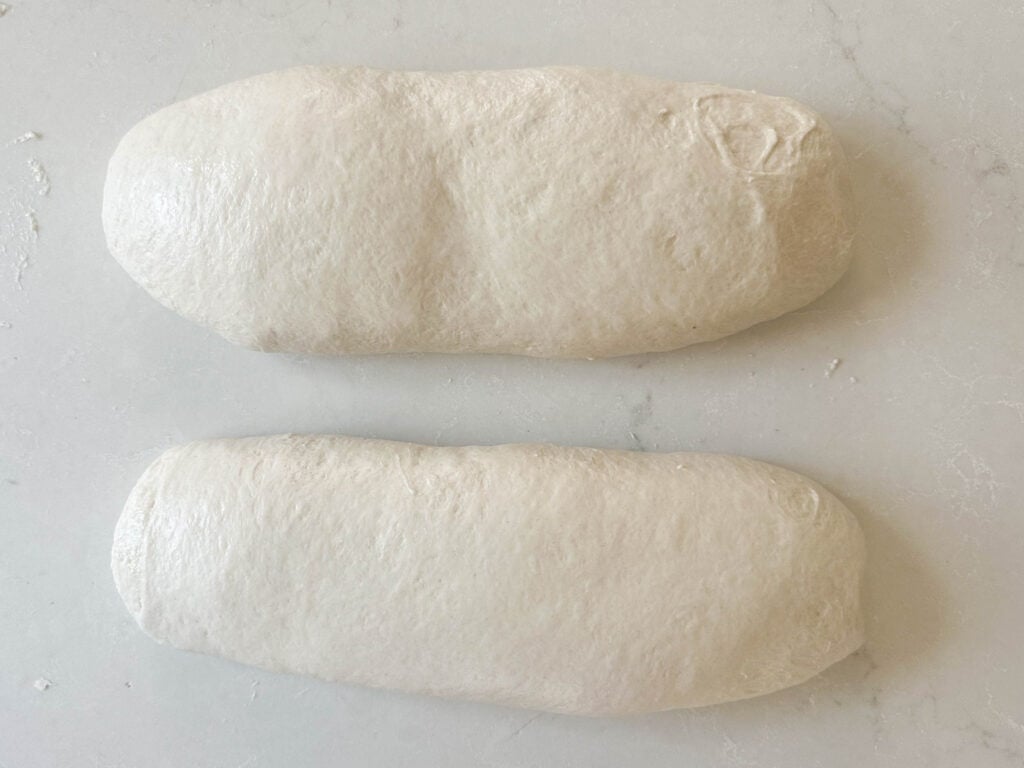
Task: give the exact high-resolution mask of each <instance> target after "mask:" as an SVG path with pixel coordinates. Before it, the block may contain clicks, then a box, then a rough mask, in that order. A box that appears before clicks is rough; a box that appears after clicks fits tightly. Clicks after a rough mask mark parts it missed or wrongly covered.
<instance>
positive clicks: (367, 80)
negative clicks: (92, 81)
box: [103, 67, 851, 357]
mask: <svg viewBox="0 0 1024 768" xmlns="http://www.w3.org/2000/svg"><path fill="white" fill-rule="evenodd" d="M846 186H847V181H846V165H845V161H844V159H843V154H842V151H841V149H840V147H839V144H838V143H837V141H836V139H835V138H834V136H833V135H832V132H831V131H830V130H829V128H828V127H827V126H826V125H825V123H824V122H823V121H822V119H821V118H820V117H818V116H817V115H815V114H814V113H813V112H811V111H810V110H809V109H807V108H806V107H804V106H802V105H800V104H798V103H796V102H794V101H791V100H789V99H782V98H774V97H770V96H763V95H759V94H756V93H752V92H748V91H738V90H731V89H728V88H723V87H721V86H717V85H707V84H682V83H673V82H664V81H658V80H652V79H648V78H644V77H636V76H629V75H623V74H617V73H614V72H606V71H591V70H584V69H576V68H552V69H533V70H518V71H489V72H455V73H430V72H387V71H379V70H371V69H333V68H323V67H305V68H300V69H291V70H287V71H283V72H277V73H273V74H268V75H262V76H260V77H255V78H252V79H249V80H244V81H241V82H237V83H233V84H231V85H226V86H224V87H222V88H218V89H216V90H214V91H210V92H209V93H205V94H203V95H201V96H197V97H195V98H192V99H189V100H187V101H184V102H181V103H179V104H175V105H173V106H170V107H168V108H166V109H163V110H161V111H160V112H157V113H156V114H155V115H152V116H151V117H149V118H147V119H146V120H144V121H142V122H141V123H139V124H138V125H137V126H135V127H134V128H133V129H132V130H131V131H130V132H129V133H128V135H127V136H125V137H124V139H123V141H122V142H121V144H120V146H119V147H118V148H117V151H116V152H115V154H114V156H113V158H112V160H111V161H110V168H109V172H108V175H107V183H106V189H105V195H104V201H103V222H104V228H105V230H106V234H107V242H108V244H109V247H110V250H111V252H112V253H113V254H114V256H115V257H116V258H117V259H118V261H120V263H121V264H122V265H123V266H124V268H125V269H126V270H127V271H128V273H129V274H130V275H131V276H132V277H133V278H134V279H135V280H136V281H138V282H139V283H140V284H141V285H142V286H143V287H144V288H145V289H146V290H147V291H149V292H150V293H151V294H152V295H153V296H154V297H156V298H157V299H158V300H159V301H161V302H163V303H164V304H165V305H167V306H168V307H170V308H172V309H174V310H177V311H178V312H180V313H181V314H182V315H184V316H185V317H187V318H189V319H191V320H194V321H196V322H198V323H201V324H202V325H205V326H208V327H210V328H212V329H214V330H215V331H217V332H218V333H220V334H222V335H223V336H225V337H226V338H228V339H230V340H231V341H234V342H237V343H239V344H244V345H247V346H250V347H255V348H258V349H263V350H286V351H294V352H313V353H377V352H504V353H514V354H527V355H538V356H565V357H602V356H610V355H624V354H632V353H637V352H648V351H657V350H667V349H673V348H676V347H681V346H684V345H687V344H692V343H695V342H699V341H707V340H710V339H716V338H719V337H721V336H724V335H726V334H729V333H733V332H735V331H738V330H741V329H743V328H746V327H748V326H750V325H753V324H754V323H758V322H761V321H763V320H768V319H770V318H773V317H776V316H778V315H781V314H782V313H784V312H788V311H789V310H792V309H795V308H797V307H800V306H802V305H804V304H806V303H807V302H809V301H811V300H812V299H814V298H816V297H817V296H818V295H819V294H821V293H822V292H824V291H825V290H826V289H827V288H828V287H829V286H831V285H832V284H833V283H834V282H835V281H836V280H837V279H838V278H839V276H840V275H841V274H842V272H843V271H844V270H845V268H846V265H847V261H848V255H849V244H850V239H851V230H850V225H849V222H848V199H847V193H846Z"/></svg>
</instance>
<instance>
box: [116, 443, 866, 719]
mask: <svg viewBox="0 0 1024 768" xmlns="http://www.w3.org/2000/svg"><path fill="white" fill-rule="evenodd" d="M112 566H113V571H114V579H115V582H116V583H117V587H118V590H119V591H120V593H121V596H122V597H123V599H124V601H125V604H126V605H127V606H128V608H129V610H130V611H131V613H132V614H133V615H134V616H135V618H136V620H137V621H138V622H139V624H140V625H141V626H142V628H143V629H144V630H145V631H146V632H147V633H149V634H150V635H152V636H153V637H154V638H156V639H157V640H160V641H163V642H167V643H170V644H171V645H174V646H177V647H179V648H185V649H189V650H194V651H201V652H204V653H211V654H219V655H221V656H225V657H227V658H230V659H234V660H237V661H241V662H244V663H247V664H253V665H256V666H259V667H264V668H267V669H272V670H284V671H290V672H298V673H305V674H310V675H316V676H318V677H322V678H326V679H328V680H336V681H342V682H348V683H356V684H361V685H367V686H374V687H387V688H396V689H402V690H407V691H414V692H421V693H429V694H436V695H441V696H449V697H460V698H470V699H478V700H485V701H490V702H497V703H502V704H509V705H515V706H522V707H529V708H535V709H542V710H550V711H557V712H570V713H577V714H586V715H602V714H618V713H631V712H647V711H654V710H662V709H669V708H675V707H693V706H701V705H705V704H714V703H716V702H722V701H728V700H732V699H742V698H746V697H750V696H756V695H758V694H763V693H768V692H770V691H774V690H777V689H780V688H784V687H786V686H790V685H794V684H796V683H799V682H802V681H803V680H806V679H807V678H809V677H811V676H812V675H814V674H816V673H818V672H820V671H821V670H823V669H825V668H826V667H827V666H829V665H830V664H832V663H833V662H836V661H838V660H839V659H841V658H843V657H844V656H846V655H847V654H849V653H850V652H852V651H853V650H855V649H856V648H857V647H858V646H859V645H860V644H861V642H862V617H861V610H860V597H859V585H860V578H861V572H862V569H863V566H864V545H863V539H862V535H861V532H860V528H859V526H858V525H857V522H856V520H855V519H854V518H853V516H852V515H851V514H850V512H849V511H848V510H847V509H846V508H845V507H844V506H843V505H842V504H841V503H840V502H839V501H838V500H837V499H836V498H835V497H834V496H832V495H831V494H830V493H829V492H828V491H826V490H824V489H823V488H822V487H820V486H819V485H817V484H816V483H814V482H812V481H810V480H808V479H806V478H804V477H801V476H800V475H797V474H794V473H793V472H789V471H787V470H784V469H781V468H779V467H775V466H772V465H769V464H763V463H760V462H756V461H751V460H747V459H741V458H735V457H730V456H720V455H709V454H691V453H675V454H642V453H631V452H626V451H605V450H595V449H585V448H564V447H557V446H552V445H503V446H495V447H466V448H436V447H427V446H420V445H412V444H407V443H394V442H386V441H380V440H363V439H356V438H347V437H323V436H294V435H285V436H277V437H265V438H246V439H237V440H218V441H211V442H199V443H192V444H189V445H184V446H181V447H177V448H173V449H171V450H169V451H167V452H166V453H165V454H164V455H163V456H161V457H160V458H159V459H158V460H157V461H156V462H155V463H153V464H152V465H151V466H150V467H149V469H148V470H146V472H145V474H144V475H143V476H142V478H141V479H140V480H139V482H138V484H137V485H136V487H135V489H134V490H133V492H132V494H131V497H130V498H129V500H128V502H127V505H126V506H125V509H124V512H123V514H122V516H121V519H120V521H119V522H118V525H117V530H116V533H115V537H114V546H113V554H112Z"/></svg>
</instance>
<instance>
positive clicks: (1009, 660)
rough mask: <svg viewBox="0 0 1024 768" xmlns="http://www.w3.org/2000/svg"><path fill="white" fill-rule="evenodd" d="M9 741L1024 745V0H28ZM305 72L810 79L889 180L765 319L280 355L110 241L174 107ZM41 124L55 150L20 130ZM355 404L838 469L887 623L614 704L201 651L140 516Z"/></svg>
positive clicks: (860, 175) (679, 748) (7, 225)
mask: <svg viewBox="0 0 1024 768" xmlns="http://www.w3.org/2000/svg"><path fill="white" fill-rule="evenodd" d="M4 10H5V11H6V12H4V13H3V15H0V54H2V55H0V670H2V673H0V766H3V767H4V768H37V767H42V766H71V765H82V766H111V767H113V766H118V767H119V766H146V767H147V768H163V767H164V766H167V767H170V766H199V767H207V766H209V767H210V768H214V767H217V768H221V767H222V768H258V767H259V766H295V765H302V766H314V767H318V766H334V765H373V766H449V767H451V768H458V767H459V766H482V765H486V766H581V767H582V766H587V767H588V768H592V767H594V766H620V765H642V766H648V767H653V768H657V767H660V766H692V767H694V768H703V767H705V766H765V767H766V768H767V767H768V766H785V767H787V768H791V767H793V766H800V767H801V768H803V767H806V766H823V767H825V768H844V767H846V766H849V767H850V768H863V767H864V766H899V767H900V768H908V767H909V766H929V768H941V767H945V766H949V767H951V768H952V767H954V766H971V768H987V767H989V766H992V767H995V766H1021V765H1024V664H1022V651H1024V482H1022V475H1024V206H1022V201H1024V74H1022V72H1024V69H1022V65H1024V53H1022V51H1024V6H1022V5H1021V4H1020V3H1019V2H1017V1H1016V0H979V2H974V3H970V4H968V3H956V2H942V3H934V2H923V1H921V0H913V1H912V2H905V3H897V4H893V3H886V2H880V0H865V1H864V2H841V1H840V0H831V2H826V1H824V0H798V1H794V2H790V1H787V0H783V1H781V2H768V1H767V0H753V1H752V2H720V1H718V0H714V1H712V0H695V1H694V2H686V3H661V2H637V3H623V2H558V3H544V2H536V1H535V0H524V1H523V2H516V3H510V2H495V1H494V0H481V2H478V3H468V2H447V1H446V0H445V1H439V2H432V3H416V2H411V1H408V0H407V1H405V2H403V0H388V1H386V2H372V3H371V2H344V1H343V0H334V1H333V2H332V1H331V0H309V1H308V2H293V1H291V0H247V1H243V0H231V1H229V0H221V1H214V0H209V1H208V2H189V1H184V0H174V1H172V0H89V1H88V2H86V1H85V0H63V1H59V0H6V2H5V3H0V11H4ZM300 63H334V64H344V65H355V64H365V65H369V66H377V67H385V68H400V69H445V70H447V69H479V68H506V67H523V66H536V65H544V64H581V65H588V66H597V67H610V68H615V69H622V70H628V71H633V72H637V73H643V74H649V75H653V76H659V77H664V78H671V79H678V80H701V81H713V82H720V83H723V84H726V85H730V86H736V87H741V88H749V89H754V90H758V91H762V92H765V93H772V94H779V95H786V96H792V97H795V98H797V99H799V100H801V101H803V102H805V103H807V104H809V105H810V106H812V107H813V108H815V109H816V110H818V111H819V112H821V113H822V114H823V115H824V116H825V117H826V118H827V119H828V120H829V122H830V123H831V124H832V125H833V127H834V128H835V130H836V132H837V133H838V135H839V137H840V139H841V141H842V142H843V144H844V146H845V147H846V150H847V153H848V155H849V157H850V160H851V164H852V169H853V184H854V195H855V198H856V202H857V209H858V214H859V223H858V229H857V241H856V245H855V255H854V261H853V266H852V267H851V269H850V272H849V273H848V275H847V276H846V277H845V278H844V279H843V280H842V281H841V282H840V283H839V284H838V285H837V286H836V287H835V288H834V289H833V290H831V291H830V292H829V293H828V294H826V295H825V296H823V297H822V298H821V299H819V300H818V301H816V302H815V303H813V304H812V305H810V306H808V307H805V308H803V309H801V310H798V311H796V312H793V313H791V314H789V315H786V316H784V317H783V318H781V319H778V320H775V321H773V322H769V323H765V324H762V325H760V326H757V327H755V328H753V329H751V330H748V331H746V332H743V333H740V334H738V335H736V336H733V337H730V338H728V339H725V340H722V341H719V342H715V343H710V344H703V345H699V346H695V347H691V348H689V349H686V350H682V351H678V352H673V353H668V354H656V355H643V356H637V357H630V358H621V359H613V360H605V361H551V360H535V359H525V358H514V357H484V356H467V357H443V356H395V357H378V358H371V357H359V358H348V359H324V358H305V357H296V356H288V355H268V354H260V353H256V352H251V351H248V350H245V349H241V348H238V347H233V346H231V345H229V344H228V343H227V342H225V341H223V340H221V339H220V338H219V337H217V336H215V335H213V334H212V333H210V332H208V331H205V330H203V329H202V328H199V327H196V326H194V325H192V324H190V323H188V322H187V321H185V320H182V319H181V318H179V317H177V316H176V315H174V314H173V313H171V312H170V311H168V310H166V309H164V308H162V307H161V306H159V305H158V304H157V303H156V302H155V301H153V300H152V299H151V298H150V297H149V296H148V295H146V293H145V292H144V291H142V290H141V289H140V288H138V287H137V286H136V285H135V284H134V283H132V281H131V280H130V279H129V278H128V277H127V275H125V273H124V272H123V271H122V270H121V269H120V267H119V266H118V265H117V264H116V263H115V262H114V260H113V259H111V258H110V256H109V255H108V254H107V251H106V248H105V246H104V239H103V232H102V228H101V225H100V203H101V194H102V188H103V180H104V171H105V166H106V162H107V159H108V158H109V156H110V154H111V152H112V151H113V149H114V147H115V145H116V143H117V141H118V139H119V138H120V137H121V135H123V134H124V132H125V131H127V130H128V128H130V127H131V126H132V125H133V124H134V123H135V122H136V121H137V120H139V119H140V118H142V117H143V116H145V115H146V114H148V113H150V112H152V111H154V110H156V109H158V108H160V107H162V106H164V105H166V104H169V103H171V102H173V101H175V100H177V99H180V98H184V97H187V96H189V95H191V94H195V93H198V92H200V91H203V90H205V89H208V88H211V87H213V86H216V85H219V84H222V83H225V82H228V81H230V80H234V79H237V78H240V77H244V76H248V75H251V74H255V73H259V72H263V71H268V70H272V69H276V68H281V67H286V66H290V65H295V64H300ZM19 139H23V140H19ZM286 431H292V432H303V431H310V432H312V431H323V432H341V433H349V434H353V435H364V436H377V437H386V438H392V439H399V440H410V441H418V442H426V443H436V444H451V445H458V444H468V443H498V442H518V441H550V442H556V443H565V444H577V445H589V446H597V447H614V448H630V449H635V450H643V451H670V450H700V451H713V452H722V453H734V454H741V455H745V456H750V457H754V458H758V459H764V460H767V461H771V462H775V463H778V464H782V465H784V466H787V467H790V468H792V469H795V470H797V471H799V472H802V473H805V474H807V475H809V476H811V477H813V478H815V479H817V480H819V481H820V482H822V483H823V484H825V485H826V486H828V487H829V488H830V489H831V490H832V491H834V492H835V493H836V494H837V495H838V496H840V497H841V498H842V499H843V500H844V501H845V502H846V503H847V504H848V505H849V506H850V508H851V509H852V510H853V511H854V513H855V514H856V515H857V516H858V518H859V519H860V521H861V524H862V525H863V528H864V531H865V533H866V537H867V543H868V548H869V565H868V572H867V577H866V583H865V586H864V589H865V600H866V605H867V643H866V645H865V646H864V647H863V649H862V650H860V651H859V652H857V653H855V654H854V655H853V656H851V657H850V658H848V659H846V660H845V661H843V662H841V663H839V664H837V665H835V666H834V667H832V668H831V669H829V670H827V671H826V672H825V673H824V674H822V675H820V676H818V677H816V678H814V679H813V680H811V681H809V682H807V683H805V684H803V685H800V686H798V687H795V688H792V689H789V690H787V691H783V692H780V693H777V694H774V695H770V696H766V697H762V698H757V699H752V700H748V701H743V702H737V703H733V704H728V705H723V706H716V707H710V708H706V709H699V710H690V711H684V710H680V711H673V712H664V713H660V714H655V715H648V716H642V717H630V718H621V719H583V718H574V717H566V716H558V715H551V714H538V713H536V712H529V711H522V710H515V709H506V708H502V707H496V706H487V705H481V704H472V703H465V702H451V701H442V700H436V699H431V698H425V697H420V696H413V695H407V694H400V693H392V692H386V691H371V690H365V689H360V688H355V687H348V686H344V685H334V684H327V683H322V682H318V681H316V680H312V679H308V678H304V677H297V676H289V675H281V674H271V673H267V672H263V671H260V670H256V669H252V668H249V667H245V666H241V665H239V664H235V663H231V662H227V661H223V660H220V659H216V658H210V657H204V656H200V655H195V654H190V653H185V652H179V651H175V650H173V649H171V648H168V647H166V646H161V645H158V644H157V643H155V642H153V641H152V640H150V639H149V638H147V637H146V636H144V635H143V634H142V632H141V631H140V630H139V629H138V628H137V627H136V625H135V624H134V622H133V621H132V619H131V618H130V617H129V615H128V613H127V611H126V610H125V608H124V607H123V605H122V604H121V601H120V599H119V598H118V595H117V593H116V591H115V589H114V585H113V583H112V580H111V576H110V569H109V565H108V563H109V551H110V543H111V534H112V531H113V527H114V523H115V521H116V519H117V516H118V514H119V512H120V508H121V506H122V504H123V502H124V499H125V497H126V496H127V494H128V491H129V490H130V488H131V486H132V484H133V482H134V481H135V479H136V478H137V477H138V475H139V474H140V473H141V472H142V470H143V469H144V468H145V467H146V465H147V464H148V463H149V462H150V461H151V460H152V459H153V458H155V457H156V456H157V455H158V453H159V452H160V451H161V450H162V449H164V448H166V447H168V446H170V445H173V444H175V443H179V442H183V441H187V440H192V439H197V438H204V437H214V436H231V435H247V434H257V433H274V432H286Z"/></svg>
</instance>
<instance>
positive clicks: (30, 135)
mask: <svg viewBox="0 0 1024 768" xmlns="http://www.w3.org/2000/svg"><path fill="white" fill-rule="evenodd" d="M2 15H3V14H0V16H2ZM41 138H43V137H42V136H41V135H39V134H38V133H36V132H35V131H26V132H25V133H23V134H21V136H18V137H17V138H14V139H11V140H10V141H9V142H7V146H9V147H10V146H12V145H14V144H24V143H25V142H26V141H39V139H41Z"/></svg>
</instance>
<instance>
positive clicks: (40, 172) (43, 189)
mask: <svg viewBox="0 0 1024 768" xmlns="http://www.w3.org/2000/svg"><path fill="white" fill-rule="evenodd" d="M25 162H26V163H27V164H28V169H29V171H31V173H32V178H33V179H35V180H36V191H37V192H38V193H39V194H40V195H44V196H45V195H48V194H50V177H49V175H48V174H47V173H46V169H45V168H43V164H42V163H41V162H39V161H38V160H37V159H36V158H34V157H30V158H29V159H28V160H26V161H25Z"/></svg>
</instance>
